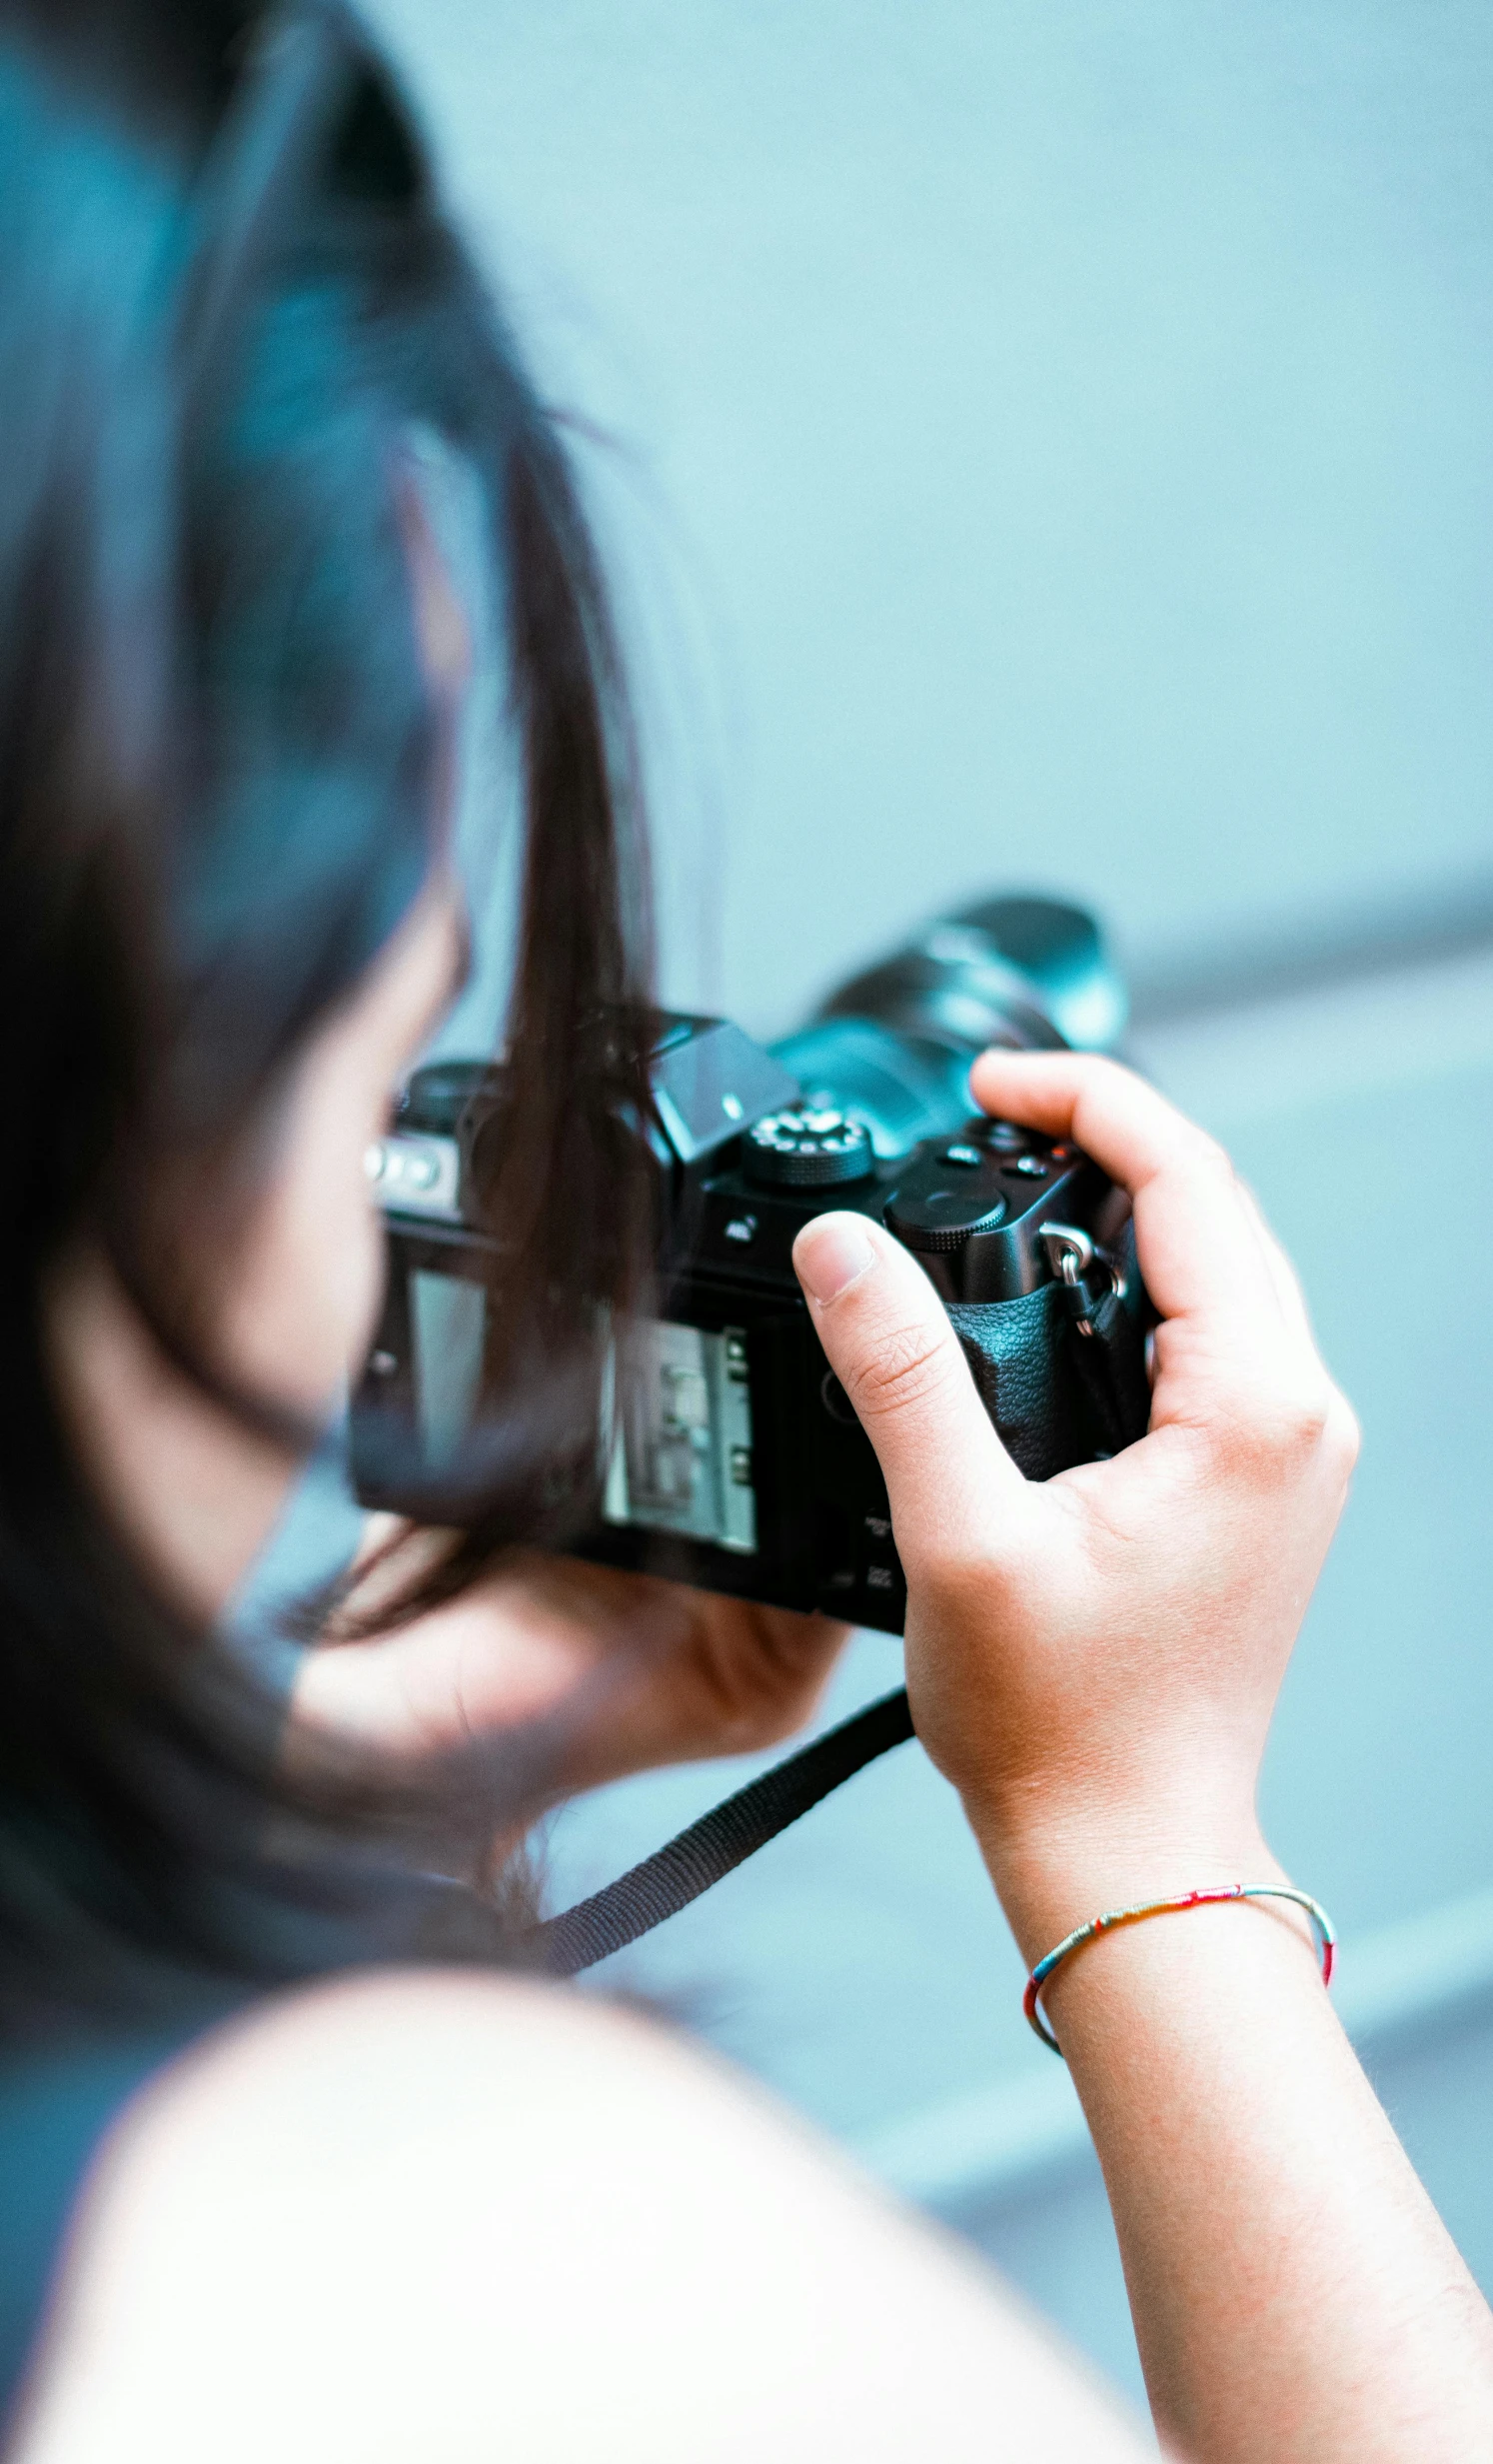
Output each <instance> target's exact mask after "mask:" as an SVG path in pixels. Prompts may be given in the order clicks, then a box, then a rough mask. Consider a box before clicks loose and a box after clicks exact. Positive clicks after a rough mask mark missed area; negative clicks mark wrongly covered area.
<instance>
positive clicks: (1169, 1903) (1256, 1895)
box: [1021, 1882, 1337, 2054]
mask: <svg viewBox="0 0 1493 2464" xmlns="http://www.w3.org/2000/svg"><path fill="white" fill-rule="evenodd" d="M1220 1899H1289V1900H1290V1902H1291V1904H1292V1906H1293V1907H1297V1908H1304V1909H1305V1910H1306V1913H1307V1915H1308V1916H1309V1917H1310V1918H1311V1921H1312V1925H1313V1927H1314V1929H1315V1932H1316V1937H1317V1942H1318V1946H1319V1948H1320V1950H1321V1954H1322V1982H1323V1984H1324V1985H1330V1984H1331V1982H1332V1952H1333V1947H1334V1945H1335V1943H1336V1941H1337V1935H1336V1933H1335V1932H1334V1931H1333V1926H1332V1919H1331V1917H1330V1916H1329V1915H1328V1913H1327V1911H1326V1909H1325V1908H1324V1907H1323V1906H1322V1904H1321V1901H1320V1900H1318V1899H1313V1898H1312V1897H1311V1895H1310V1893H1309V1892H1307V1891H1293V1890H1291V1889H1290V1888H1289V1886H1288V1885H1287V1884H1286V1883H1284V1882H1222V1883H1219V1884H1218V1885H1217V1886H1216V1887H1215V1888H1214V1889H1212V1890H1205V1891H1184V1892H1183V1893H1182V1895H1181V1897H1180V1898H1179V1899H1143V1900H1142V1901H1141V1902H1140V1904H1139V1906H1138V1907H1134V1908H1106V1909H1105V1911H1104V1913H1103V1915H1102V1916H1091V1917H1090V1918H1089V1920H1088V1923H1087V1924H1086V1925H1079V1926H1078V1928H1077V1930H1076V1931H1075V1932H1073V1933H1069V1934H1065V1935H1064V1936H1063V1939H1062V1940H1061V1941H1060V1942H1059V1943H1058V1945H1057V1947H1056V1949H1055V1950H1049V1951H1048V1953H1047V1956H1046V1958H1045V1959H1039V1960H1038V1961H1037V1963H1036V1966H1035V1967H1034V1968H1033V1969H1032V1971H1031V1974H1030V1975H1029V1976H1028V1977H1027V1979H1026V1991H1025V1993H1024V1994H1023V1996H1022V1998H1021V2008H1022V2009H1023V2010H1024V2012H1025V2013H1026V2022H1027V2025H1028V2027H1030V2028H1031V2029H1033V2031H1034V2032H1035V2033H1036V2034H1037V2035H1038V2036H1040V2038H1041V2040H1042V2042H1043V2044H1044V2045H1047V2046H1049V2047H1050V2049H1051V2051H1052V2052H1054V2053H1058V2054H1060V2053H1061V2051H1062V2047H1061V2045H1060V2044H1059V2043H1058V2041H1057V2038H1056V2037H1055V2036H1054V2035H1053V2033H1052V2030H1051V2029H1050V2028H1049V2027H1048V2025H1047V2021H1046V2018H1045V2016H1044V2015H1043V2012H1042V2008H1041V2003H1040V2001H1039V1999H1038V1996H1039V1995H1040V1993H1041V1990H1042V1987H1043V1985H1045V1983H1046V1982H1047V1979H1048V1977H1049V1976H1050V1975H1051V1974H1052V1971H1053V1969H1054V1968H1055V1967H1057V1966H1058V1965H1059V1963H1060V1962H1061V1961H1062V1960H1064V1959H1066V1957H1067V1956H1068V1953H1069V1951H1075V1950H1078V1949H1079V1948H1080V1947H1081V1946H1082V1944H1083V1943H1085V1942H1091V1941H1093V1939H1094V1937H1095V1935H1096V1934H1100V1933H1108V1932H1109V1931H1110V1930H1111V1928H1112V1927H1113V1926H1115V1925H1138V1924H1139V1923H1140V1921H1141V1919H1142V1918H1143V1917H1146V1916H1172V1915H1175V1914H1176V1913H1177V1911H1178V1910H1179V1909H1182V1908H1206V1907H1211V1906H1212V1905H1213V1904H1214V1902H1215V1901H1217V1900H1220Z"/></svg>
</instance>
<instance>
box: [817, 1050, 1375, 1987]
mask: <svg viewBox="0 0 1493 2464" xmlns="http://www.w3.org/2000/svg"><path fill="white" fill-rule="evenodd" d="M973 1085H974V1090H975V1093H976V1096H977V1098H978V1100H979V1102H980V1103H981V1104H982V1105H983V1106H984V1107H985V1109H986V1110H987V1111H989V1112H991V1113H995V1114H999V1115H1001V1116H1003V1117H1005V1118H1008V1119H1011V1120H1014V1121H1018V1122H1021V1123H1024V1124H1025V1125H1027V1126H1028V1127H1030V1128H1033V1129H1037V1130H1040V1131H1043V1132H1045V1133H1046V1134H1048V1135H1049V1136H1051V1137H1054V1138H1061V1139H1072V1140H1073V1141H1074V1142H1075V1143H1076V1144H1077V1145H1078V1146H1080V1147H1081V1148H1083V1149H1084V1150H1085V1152H1086V1153H1088V1154H1089V1155H1091V1156H1092V1157H1093V1158H1094V1159H1095V1160H1096V1162H1098V1163H1099V1164H1101V1165H1102V1166H1103V1168H1104V1170H1105V1171H1106V1172H1108V1173H1109V1174H1110V1175H1111V1176H1112V1177H1113V1179H1114V1180H1115V1181H1116V1182H1117V1183H1119V1184H1120V1185H1121V1186H1122V1187H1123V1188H1124V1189H1125V1190H1126V1191H1128V1192H1129V1194H1130V1197H1131V1199H1132V1202H1133V1205H1134V1214H1135V1235H1136V1243H1137V1249H1138V1254H1139V1259H1140V1265H1141V1271H1142V1273H1143V1274H1144V1276H1145V1280H1146V1285H1147V1288H1148V1290H1149V1292H1150V1294H1151V1297H1152V1300H1153V1301H1154V1303H1155V1306H1156V1308H1157V1310H1158V1312H1159V1317H1160V1322H1159V1324H1158V1326H1157V1329H1156V1336H1155V1387H1154V1395H1153V1402H1152V1411H1151V1424H1150V1431H1149V1434H1148V1435H1146V1436H1145V1437H1143V1438H1142V1439H1141V1440H1140V1441H1139V1442H1138V1443H1137V1444H1135V1445H1132V1446H1130V1447H1128V1448H1127V1449H1126V1450H1125V1451H1124V1452H1123V1453H1122V1454H1120V1455H1118V1456H1116V1457H1115V1458H1114V1459H1113V1460H1112V1461H1109V1462H1100V1463H1088V1464H1083V1465H1080V1466H1079V1467H1078V1468H1076V1469H1073V1470H1070V1471H1064V1472H1061V1473H1059V1474H1058V1475H1057V1476H1056V1477H1055V1478H1053V1479H1050V1480H1047V1481H1044V1482H1040V1483H1036V1482H1028V1481H1026V1480H1024V1479H1023V1478H1022V1477H1021V1475H1020V1474H1019V1472H1018V1471H1017V1470H1016V1469H1015V1466H1014V1465H1013V1464H1012V1462H1011V1461H1010V1458H1009V1457H1008V1455H1007V1454H1006V1453H1005V1451H1004V1449H1003V1447H1002V1446H1001V1444H1000V1442H999V1440H998V1438H997V1437H996V1435H995V1432H994V1430H993V1428H992V1426H991V1424H990V1422H989V1420H988V1418H987V1416H986V1414H985V1412H984V1410H983V1408H982V1406H981V1404H980V1402H979V1400H978V1397H977V1395H976V1393H975V1390H974V1386H973V1383H972V1380H971V1378H970V1375H969V1372H968V1369H967V1367H966V1365H965V1361H964V1358H963V1354H962V1353H961V1351H960V1349H959V1345H958V1342H957V1340H956V1338H955V1336H954V1333H953V1329H952V1327H951V1325H950V1323H949V1321H948V1318H947V1316H946V1315H945V1313H944V1311H943V1308H942V1306H941V1304H940V1303H939V1301H938V1299H937V1296H936V1294H935V1293H934V1291H933V1289H932V1286H931V1284H930V1283H929V1282H928V1281H927V1279H926V1277H925V1276H924V1275H923V1273H922V1271H921V1269H920V1268H919V1267H918V1265H917V1264H916V1262H915V1261H914V1259H913V1258H912V1257H911V1256H910V1255H909V1254H908V1252H907V1251H906V1250H905V1249H903V1248H902V1247H901V1246H900V1245H899V1244H898V1243H897V1242H896V1241H895V1240H893V1239H892V1238H891V1237H890V1235H889V1234H887V1233H885V1232H881V1231H880V1230H879V1229H878V1228H876V1227H874V1226H872V1225H869V1224H867V1222H866V1221H865V1219H864V1218H863V1217H860V1216H854V1215H835V1216H824V1217H820V1218H818V1219H817V1220H816V1221H815V1222H814V1223H813V1224H811V1225H809V1226H808V1227H807V1228H806V1229H805V1230H804V1232H801V1233H800V1235H799V1237H798V1241H797V1245H796V1248H795V1250H794V1262H795V1265H796V1266H797V1269H798V1273H799V1277H800V1279H801V1281H802V1283H803V1286H804V1290H805V1292H806V1294H807V1296H808V1299H809V1305H810V1307H811V1309H812V1313H813V1317H814V1322H815V1325H816V1327H817V1329H818V1333H819V1337H820V1340H821V1341H822V1343H823V1346H824V1349H825V1352H826V1353H827V1355H828V1357H829V1360H830V1362H831V1363H832V1365H833V1367H834V1370H835V1372H836V1374H837V1375H838V1377H839V1379H840V1381H841V1383H842V1384H843V1385H844V1387H845V1389H846V1391H847V1393H848V1394H849V1395H850V1397H851V1400H852V1401H853V1403H854V1406H855V1409H856V1411H857V1413H858V1414H859V1417H860V1420H861V1422H862V1424H863V1426H864V1428H865V1430H866V1432H867V1434H868V1435H869V1437H870V1439H871V1442H872V1444H873V1445H874V1447H875V1449H876V1453H877V1455H878V1457H879V1460H880V1463H881V1467H882V1470H883V1472H884V1474H885V1478H886V1485H887V1490H888V1494H889V1497H890V1502H891V1513H892V1522H893V1528H894V1531H895V1535H896V1544H897V1549H898V1552H899V1554H900V1557H901V1561H902V1566H903V1569H904V1571H905V1574H906V1577H907V1598H908V1604H907V1629H906V1655H907V1685H908V1691H909V1694H910V1696H911V1702H912V1712H913V1718H914V1720H915V1723H916V1727H917V1733H918V1735H919V1737H920V1738H921V1740H922V1742H923V1744H924V1746H925V1747H926V1749H927V1751H928V1753H929V1754H930V1755H931V1756H932V1759H933V1760H934V1762H935V1763H936V1764H937V1765H938V1767H939V1768H940V1770H942V1771H943V1773H944V1774H945V1776H946V1777H947V1778H948V1779H950V1780H951V1781H952V1782H953V1784H954V1786H955V1787H956V1788H957V1789H958V1791H959V1793H960V1796H961V1797H962V1799H963V1802H964V1806H965V1808H966V1811H967V1813H968V1816H969V1819H970V1821H971V1823H972V1825H973V1828H974V1830H975V1833H976V1836H977V1838H978V1839H979V1842H980V1845H981V1847H982V1849H983V1851H984V1854H985V1857H986V1860H987V1862H988V1863H989V1865H990V1869H991V1873H992V1876H993V1878H994V1880H995V1883H996V1886H997V1888H998V1889H999V1891H1000V1894H1001V1897H1002V1900H1003V1902H1004V1904H1005V1907H1006V1912H1007V1915H1008V1916H1009V1918H1010V1920H1011V1923H1012V1926H1013V1928H1014V1930H1015V1932H1016V1935H1017V1938H1018V1940H1019V1941H1020V1942H1021V1945H1022V1947H1023V1949H1024V1951H1025V1952H1026V1954H1027V1957H1028V1959H1029V1960H1034V1959H1035V1958H1037V1957H1038V1956H1039V1955H1040V1954H1041V1953H1042V1952H1043V1951H1045V1950H1046V1949H1048V1948H1049V1947H1050V1945H1051V1943H1052V1942H1053V1941H1055V1940H1056V1939H1057V1938H1058V1937H1059V1936H1060V1935H1061V1934H1062V1933H1064V1932H1065V1931H1067V1929H1068V1928H1069V1926H1071V1925H1072V1924H1074V1923H1076V1922H1078V1921H1079V1920H1081V1919H1082V1918H1084V1917H1087V1916H1089V1915H1091V1914H1092V1913H1093V1912H1094V1910H1095V1909H1096V1908H1098V1907H1100V1906H1113V1905H1115V1904H1117V1903H1118V1902H1120V1901H1123V1900H1126V1899H1131V1898H1139V1897H1143V1896H1148V1895H1153V1894H1160V1893H1163V1892H1170V1891H1174V1890H1180V1889H1189V1888H1192V1887H1194V1886H1195V1885H1200V1884H1203V1883H1207V1882H1212V1881H1236V1880H1239V1879H1255V1880H1259V1879H1266V1878H1269V1874H1270V1873H1271V1872H1272V1871H1273V1870H1275V1869H1274V1868H1273V1867H1272V1866H1271V1862H1270V1859H1269V1857H1268V1855H1267V1853H1266V1851H1265V1849H1264V1846H1263V1842H1262V1841H1261V1838H1260V1834H1259V1830H1258V1826H1257V1821H1256V1815H1255V1804H1254V1798H1255V1782H1256V1776H1257V1773H1258V1769H1259V1762H1260V1756H1261V1753H1262V1750H1263V1747H1264V1742H1265V1736H1266V1731H1267V1729H1268V1726H1269V1722H1270V1716H1271V1712H1272V1710H1273V1707H1274V1703H1275V1697H1276V1693H1277V1690H1278V1688H1279V1685H1280V1680H1281V1677H1282V1674H1283V1672H1284V1669H1285V1665H1286V1661H1287V1659H1288V1657H1289V1654H1290V1650H1291V1645H1292V1643H1293V1641H1294V1639H1295V1635H1296V1630H1297V1627H1298V1626H1299V1624H1300V1621H1301V1617H1302V1613H1303V1611H1304V1609H1305V1607H1306V1603H1307V1600H1308V1599H1309V1597H1310V1595H1311V1591H1312V1587H1313V1585H1314V1583H1315V1581H1316V1578H1317V1574H1318V1572H1319V1570H1320V1567H1321V1564H1322V1560H1323V1557H1324V1556H1325V1554H1326V1551H1327V1547H1328V1543H1329V1542H1330V1540H1331V1538H1332V1534H1333V1530H1334V1528H1335V1526H1336V1523H1337V1519H1338V1515H1339V1513H1340V1511H1341V1508H1342V1504H1343V1499H1344V1496H1345V1494H1346V1491H1347V1485H1348V1478H1349V1474H1350V1472H1351V1470H1352V1466H1353V1461H1354V1457H1355V1453H1356V1450H1357V1431H1356V1428H1355V1425H1354V1421H1353V1416H1352V1413H1351V1412H1350V1410H1349V1409H1348V1406H1347V1404H1346V1403H1345V1402H1344V1400H1343V1398H1342V1396H1341V1395H1340V1394H1339V1393H1338V1391H1337V1389H1336V1387H1335V1386H1334V1385H1333V1383H1332V1381H1331V1379H1330V1378H1329V1377H1328V1375H1327V1372H1326V1370H1325V1369H1324V1367H1323V1365H1322V1362H1321V1360H1320V1359H1319V1357H1318V1355H1317V1352H1316V1348H1315V1346H1314V1344H1313V1341H1312V1337H1311V1332H1310V1329H1309V1326H1308V1324H1307V1320H1306V1313H1305V1309H1304V1307H1303V1305H1302V1300H1301V1295H1300V1292H1299V1290H1298V1288H1297V1285H1296V1282H1295V1278H1294V1276H1293V1274H1292V1272H1291V1269H1290V1267H1289V1265H1288V1264H1287V1262H1286V1260H1285V1258H1284V1256H1283V1254H1282V1253H1281V1251H1280V1249H1279V1248H1278V1246H1277V1245H1276V1242H1275V1240H1274V1239H1273V1237H1272V1235H1271V1234H1270V1232H1268V1231H1267V1230H1266V1228H1265V1225H1264V1223H1263V1222H1262V1220H1261V1218H1260V1215H1259V1212H1258V1210H1257V1208H1256V1207H1255V1205H1254V1202H1253V1200H1252V1199H1251V1198H1250V1197H1249V1195H1248V1194H1247V1192H1246V1191H1245V1190H1244V1189H1243V1188H1242V1187H1241V1186H1240V1184H1239V1182H1238V1181H1237V1180H1236V1178H1235V1176H1234V1174H1233V1171H1232V1169H1231V1167H1230V1165H1229V1163H1228V1159H1227V1157H1226V1156H1225V1155H1224V1154H1223V1153H1222V1151H1221V1150H1220V1149H1219V1148H1218V1147H1217V1146H1216V1145H1215V1144H1214V1143H1213V1142H1212V1141H1211V1140H1210V1139H1208V1138H1207V1137H1205V1136H1204V1135H1203V1133H1202V1132H1201V1131H1199V1130H1197V1129H1195V1128H1194V1127H1192V1125H1191V1124H1190V1123H1188V1122H1187V1121H1185V1120H1184V1119H1183V1118H1182V1117H1181V1115H1180V1114H1178V1113H1177V1112H1176V1111H1174V1109H1173V1108H1172V1107H1171V1106H1170V1105H1169V1104H1167V1103H1166V1102H1165V1101H1164V1099H1163V1098H1162V1097H1161V1096H1159V1095H1158V1094H1157V1093H1156V1092H1155V1090H1154V1089H1153V1088H1151V1087H1148V1086H1147V1085H1145V1084H1144V1082H1143V1081H1141V1080H1140V1079H1138V1078H1136V1077H1135V1076H1133V1075H1132V1073H1130V1072H1129V1071H1127V1070H1124V1069H1121V1068H1120V1067H1118V1066H1117V1065H1116V1064H1115V1063H1113V1062H1109V1061H1104V1060H1098V1059H1094V1058H1092V1057H1089V1056H1084V1055H1077V1054H1067V1053H1063V1054H1039V1055H1037V1054H1008V1053H993V1052H992V1053H987V1054H986V1055H985V1056H984V1057H983V1059H982V1060H981V1061H980V1062H979V1063H978V1064H977V1065H976V1068H975V1071H974V1076H973Z"/></svg>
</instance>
